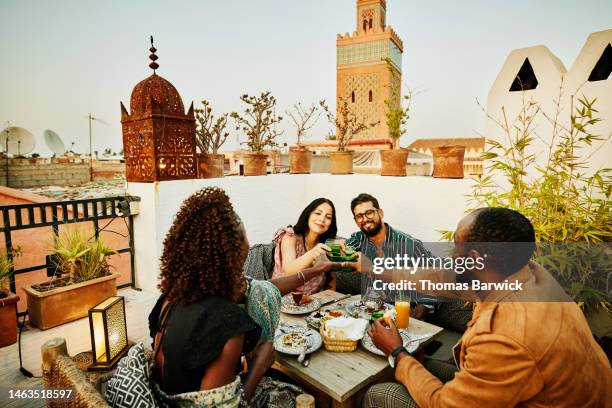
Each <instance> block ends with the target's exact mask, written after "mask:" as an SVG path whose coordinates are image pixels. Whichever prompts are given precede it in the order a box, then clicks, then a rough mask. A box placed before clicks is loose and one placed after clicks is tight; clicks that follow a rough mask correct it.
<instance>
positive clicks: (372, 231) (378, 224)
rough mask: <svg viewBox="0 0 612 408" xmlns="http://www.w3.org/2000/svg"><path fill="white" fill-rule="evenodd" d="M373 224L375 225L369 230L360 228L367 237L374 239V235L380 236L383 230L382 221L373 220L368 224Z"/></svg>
mask: <svg viewBox="0 0 612 408" xmlns="http://www.w3.org/2000/svg"><path fill="white" fill-rule="evenodd" d="M370 222H372V223H373V224H374V225H373V226H372V227H370V228H368V229H366V228H365V226H364V227H362V228H360V229H361V232H363V233H364V234H366V236H368V237H373V236H374V235H376V234H378V233H379V232H380V230H381V229H382V222H381V221H380V220H376V221H375V220H371V221H369V222H368V224H366V225H369V223H370Z"/></svg>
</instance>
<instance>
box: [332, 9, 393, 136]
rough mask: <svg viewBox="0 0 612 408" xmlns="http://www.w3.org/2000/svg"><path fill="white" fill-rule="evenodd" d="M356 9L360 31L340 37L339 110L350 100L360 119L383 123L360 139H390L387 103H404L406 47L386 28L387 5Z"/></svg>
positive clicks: (391, 30) (337, 54) (351, 106)
mask: <svg viewBox="0 0 612 408" xmlns="http://www.w3.org/2000/svg"><path fill="white" fill-rule="evenodd" d="M356 6H357V15H356V31H355V32H353V34H352V35H351V34H349V33H346V34H345V35H341V34H338V35H337V37H336V47H337V48H336V106H339V105H340V98H343V99H346V100H348V101H349V108H350V109H351V110H352V111H353V113H355V114H356V115H357V116H358V117H359V118H360V119H363V120H365V121H366V122H369V123H374V122H378V123H379V124H378V125H377V126H375V127H374V128H371V129H368V130H367V131H365V132H362V133H360V134H359V135H358V138H359V139H379V138H386V137H389V130H388V127H387V124H386V123H387V117H386V113H387V111H388V109H389V108H388V106H387V105H386V104H385V100H388V101H389V102H390V103H391V104H392V105H397V104H399V103H400V92H401V89H400V88H401V78H402V53H403V49H404V45H403V43H402V40H401V39H400V38H399V36H398V35H397V33H396V32H395V31H393V29H392V28H391V27H390V26H387V25H386V16H387V2H386V1H384V0H357V2H356Z"/></svg>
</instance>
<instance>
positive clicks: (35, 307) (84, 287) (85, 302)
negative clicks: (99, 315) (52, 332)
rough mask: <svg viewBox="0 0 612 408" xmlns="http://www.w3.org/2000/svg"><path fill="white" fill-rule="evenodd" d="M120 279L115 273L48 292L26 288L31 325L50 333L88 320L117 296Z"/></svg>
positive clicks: (24, 289)
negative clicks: (93, 311) (94, 310)
mask: <svg viewBox="0 0 612 408" xmlns="http://www.w3.org/2000/svg"><path fill="white" fill-rule="evenodd" d="M118 277H119V274H118V273H113V274H111V275H108V276H103V277H101V278H96V279H92V280H88V281H85V282H81V283H77V284H74V285H70V286H64V287H61V288H57V289H52V290H49V291H46V292H39V291H37V290H36V289H33V288H32V287H31V286H24V287H23V291H24V292H25V294H26V299H27V301H28V318H29V320H30V323H32V324H34V325H35V326H36V327H38V328H39V329H42V330H46V329H49V328H51V327H55V326H59V325H60V324H64V323H68V322H71V321H73V320H76V319H80V318H82V317H85V316H87V312H88V311H89V309H91V308H92V307H94V306H95V305H97V304H98V303H100V302H102V301H103V300H105V299H107V298H109V297H111V296H115V295H116V294H117V283H116V281H117V278H118Z"/></svg>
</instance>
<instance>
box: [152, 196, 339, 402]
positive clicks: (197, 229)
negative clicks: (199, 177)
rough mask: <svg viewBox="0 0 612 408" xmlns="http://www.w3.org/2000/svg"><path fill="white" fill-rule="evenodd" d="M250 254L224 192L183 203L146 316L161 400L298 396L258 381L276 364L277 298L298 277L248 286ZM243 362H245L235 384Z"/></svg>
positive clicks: (314, 271)
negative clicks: (246, 264)
mask: <svg viewBox="0 0 612 408" xmlns="http://www.w3.org/2000/svg"><path fill="white" fill-rule="evenodd" d="M248 249H249V244H248V241H247V239H246V233H245V230H244V226H243V225H242V223H241V221H240V218H239V217H238V216H237V215H236V214H235V213H234V210H233V207H232V205H231V203H230V201H229V198H228V197H227V195H226V194H225V192H224V191H223V190H222V189H220V188H217V187H208V188H205V189H202V190H200V191H198V192H196V193H195V194H194V195H192V196H191V197H189V198H188V199H187V200H185V202H184V203H183V205H182V206H181V208H180V210H179V212H178V214H177V215H176V217H175V219H174V222H173V224H172V227H171V228H170V230H169V232H168V234H167V236H166V238H165V240H164V249H163V253H162V256H161V283H160V285H159V288H160V290H161V292H162V295H161V297H160V299H159V300H158V301H157V303H156V305H155V307H154V308H153V311H152V312H151V315H150V316H149V326H150V331H151V336H152V337H153V339H154V342H153V343H154V353H155V359H154V362H155V364H154V367H155V369H154V372H153V375H154V379H155V380H156V382H157V384H158V385H159V387H158V388H159V390H158V395H157V396H158V398H160V399H161V400H163V401H166V402H167V403H169V404H171V405H177V404H178V405H181V404H182V403H185V404H187V403H193V402H194V401H196V402H197V403H199V404H203V405H204V406H207V405H211V406H217V405H215V404H219V405H221V404H225V405H223V406H224V407H225V406H228V407H229V406H237V404H238V402H239V401H241V400H242V401H249V403H250V404H251V405H252V406H277V405H279V406H280V405H282V404H285V403H286V402H287V398H291V397H292V396H293V395H294V394H296V393H299V392H301V390H300V389H299V388H298V387H295V386H293V385H290V384H285V383H280V382H278V381H274V380H270V379H269V378H267V377H266V378H264V374H265V373H266V371H267V370H268V369H269V368H270V366H271V365H272V363H273V362H274V349H273V347H272V342H271V341H270V340H271V339H272V338H273V335H274V330H275V329H276V325H277V324H278V315H279V312H278V310H279V309H280V298H281V294H284V293H287V292H289V291H291V290H293V289H294V288H295V287H297V286H299V285H300V284H301V283H302V282H303V280H302V279H303V278H302V279H300V278H299V277H298V276H297V275H296V276H292V277H287V278H281V279H277V280H274V281H272V282H265V281H264V282H261V281H249V280H247V278H245V276H244V275H243V273H242V267H243V263H244V261H245V259H246V256H247V253H248ZM333 266H334V265H333V264H331V263H326V264H321V265H317V266H316V267H314V268H310V269H307V270H304V271H303V273H301V274H299V275H303V276H305V277H308V278H310V277H313V276H316V275H319V274H322V273H324V272H326V271H328V270H329V269H331V267H333ZM239 303H245V306H246V310H245V308H241V307H239V305H238V304H239ZM251 352H252V353H251ZM242 355H247V356H248V357H250V358H249V359H247V361H248V366H249V370H248V375H246V376H245V378H244V379H243V380H242V381H241V377H240V376H238V374H239V370H238V367H239V366H240V358H241V356H242ZM195 391H199V392H195ZM194 392H195V393H194Z"/></svg>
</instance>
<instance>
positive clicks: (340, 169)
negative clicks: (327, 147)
mask: <svg viewBox="0 0 612 408" xmlns="http://www.w3.org/2000/svg"><path fill="white" fill-rule="evenodd" d="M329 158H330V162H331V163H330V164H331V166H330V173H331V174H353V151H352V150H345V151H343V152H330V153H329Z"/></svg>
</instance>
